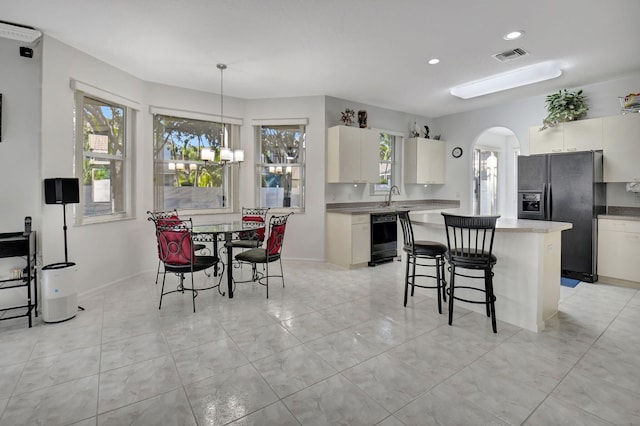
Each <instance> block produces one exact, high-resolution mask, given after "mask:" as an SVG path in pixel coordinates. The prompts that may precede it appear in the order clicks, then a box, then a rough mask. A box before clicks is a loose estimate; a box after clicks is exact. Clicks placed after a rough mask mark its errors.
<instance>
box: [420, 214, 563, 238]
mask: <svg viewBox="0 0 640 426" xmlns="http://www.w3.org/2000/svg"><path fill="white" fill-rule="evenodd" d="M411 222H412V223H413V224H415V225H426V226H434V227H441V228H444V217H443V216H442V215H441V214H440V213H415V214H412V215H411ZM571 228H573V224H571V223H569V222H548V221H545V220H529V219H511V218H503V217H501V218H499V219H498V221H497V222H496V232H534V233H543V234H546V233H549V232H558V231H565V230H567V229H571Z"/></svg>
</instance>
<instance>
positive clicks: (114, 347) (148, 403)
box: [0, 261, 640, 426]
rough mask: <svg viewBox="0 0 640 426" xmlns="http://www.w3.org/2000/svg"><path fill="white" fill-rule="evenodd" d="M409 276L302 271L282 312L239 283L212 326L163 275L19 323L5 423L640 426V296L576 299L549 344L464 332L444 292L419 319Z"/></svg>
mask: <svg viewBox="0 0 640 426" xmlns="http://www.w3.org/2000/svg"><path fill="white" fill-rule="evenodd" d="M237 272H238V271H236V273H237ZM248 272H249V268H247V267H245V268H243V269H242V271H241V274H243V275H245V274H246V275H248ZM403 272H404V271H403V267H402V264H401V263H399V262H393V263H389V264H386V265H380V266H378V267H376V268H362V269H357V270H344V269H339V268H337V267H334V266H331V265H325V264H318V263H310V262H298V261H296V262H294V261H289V262H285V274H286V279H287V287H286V288H285V289H282V288H281V287H280V285H279V283H277V282H275V283H273V284H272V286H271V288H270V290H271V292H270V293H271V294H270V295H271V298H270V299H269V300H267V299H266V298H265V291H264V288H263V287H260V286H256V285H255V284H238V287H237V289H236V297H235V298H234V299H232V300H229V299H228V298H227V297H222V296H220V295H219V294H218V293H217V292H216V291H215V290H209V291H206V292H201V293H200V295H199V296H198V298H197V299H196V302H197V309H198V312H197V313H196V314H194V313H192V312H191V299H190V297H189V294H185V295H184V296H183V295H180V294H172V295H169V296H167V297H166V298H165V300H164V304H163V307H162V310H160V311H159V310H158V308H157V303H158V287H156V286H155V285H154V274H149V273H145V274H141V275H140V276H138V277H135V278H132V279H129V280H127V281H126V282H124V283H122V284H119V285H117V286H115V287H113V288H111V289H110V290H109V291H107V292H105V293H104V294H100V295H94V296H92V297H85V298H81V300H80V304H81V306H83V307H84V308H85V310H84V311H82V312H79V313H78V315H77V317H76V318H74V319H73V320H70V321H67V322H64V323H60V324H43V323H42V322H41V321H40V319H38V321H37V322H36V325H35V326H34V327H33V328H32V329H28V328H27V327H26V320H23V319H21V320H16V321H4V322H2V323H0V413H1V417H0V425H1V426H16V425H47V426H53V425H69V424H73V425H79V426H88V425H101V426H102V425H118V426H120V425H132V424H135V425H224V424H233V425H254V424H260V425H299V424H303V425H376V424H379V425H384V426H396V425H399V426H401V425H435V424H437V425H481V424H486V425H521V424H523V425H560V424H564V425H613V424H616V425H618V424H628V425H630V424H636V425H637V424H640V404H638V401H640V333H639V332H638V327H637V326H638V323H640V293H639V292H638V290H635V289H629V288H624V287H616V286H610V285H604V284H597V285H594V284H584V283H582V284H580V285H578V286H577V287H576V288H575V289H571V288H564V287H563V288H562V301H561V305H560V313H559V315H558V317H557V318H556V319H554V320H552V321H550V323H549V324H548V327H547V329H546V330H545V331H544V332H542V333H538V334H536V333H531V332H528V331H525V330H522V329H519V328H517V327H513V326H510V325H508V324H505V323H500V322H499V323H498V334H497V335H494V334H493V333H492V332H491V326H490V322H489V321H488V320H487V319H486V318H485V317H483V316H481V315H478V314H475V313H472V312H469V311H466V310H463V309H456V310H455V320H454V326H453V327H450V326H448V325H447V323H446V318H447V317H446V313H445V314H443V315H438V314H437V310H436V303H435V300H434V299H433V298H431V297H430V296H432V294H433V293H431V292H432V291H433V290H424V289H416V296H415V297H414V298H413V299H412V300H411V301H410V303H409V305H408V306H407V307H406V308H404V307H403V306H402V274H403ZM199 277H200V278H198V279H199V281H200V282H202V278H201V277H202V275H201V274H200V275H199ZM171 279H172V280H173V281H172V282H175V280H174V278H173V277H171Z"/></svg>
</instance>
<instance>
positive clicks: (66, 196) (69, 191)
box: [44, 178, 80, 204]
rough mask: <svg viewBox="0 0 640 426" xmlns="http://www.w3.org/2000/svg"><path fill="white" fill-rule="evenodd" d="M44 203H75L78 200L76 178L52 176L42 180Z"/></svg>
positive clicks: (77, 182) (78, 184)
mask: <svg viewBox="0 0 640 426" xmlns="http://www.w3.org/2000/svg"><path fill="white" fill-rule="evenodd" d="M44 202H45V204H77V203H79V202H80V182H79V180H78V178H53V179H45V180H44Z"/></svg>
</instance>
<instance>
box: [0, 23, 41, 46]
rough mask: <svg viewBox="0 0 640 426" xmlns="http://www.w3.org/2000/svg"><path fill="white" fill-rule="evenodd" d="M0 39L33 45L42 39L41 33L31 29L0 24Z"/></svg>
mask: <svg viewBox="0 0 640 426" xmlns="http://www.w3.org/2000/svg"><path fill="white" fill-rule="evenodd" d="M0 37H4V38H8V39H11V40H18V41H23V42H26V43H33V42H34V41H36V40H37V39H39V38H40V37H42V33H41V32H40V31H38V30H35V29H33V28H28V27H23V26H21V25H12V24H8V23H5V22H0Z"/></svg>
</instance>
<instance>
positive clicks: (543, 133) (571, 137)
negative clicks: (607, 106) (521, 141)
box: [529, 118, 604, 154]
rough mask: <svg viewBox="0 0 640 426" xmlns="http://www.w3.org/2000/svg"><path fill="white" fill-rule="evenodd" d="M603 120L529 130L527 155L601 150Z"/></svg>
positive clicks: (580, 121)
mask: <svg viewBox="0 0 640 426" xmlns="http://www.w3.org/2000/svg"><path fill="white" fill-rule="evenodd" d="M603 145H604V144H603V119H602V118H592V119H589V120H578V121H570V122H567V123H560V124H558V125H557V126H554V127H549V128H547V129H545V130H540V126H536V127H530V128H529V153H530V154H548V153H552V152H574V151H591V150H594V151H595V150H600V149H603Z"/></svg>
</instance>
